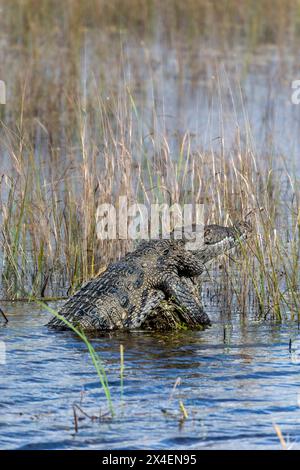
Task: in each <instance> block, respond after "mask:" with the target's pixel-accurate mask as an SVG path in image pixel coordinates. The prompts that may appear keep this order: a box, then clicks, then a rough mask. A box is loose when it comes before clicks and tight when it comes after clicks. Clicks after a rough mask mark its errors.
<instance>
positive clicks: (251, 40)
mask: <svg viewBox="0 0 300 470" xmlns="http://www.w3.org/2000/svg"><path fill="white" fill-rule="evenodd" d="M128 2H129V3H130V8H128ZM128 2H127V1H125V2H124V1H121V2H120V1H112V2H104V1H103V0H90V1H87V2H81V1H79V0H74V1H72V2H64V6H63V5H62V2H58V1H50V0H47V1H44V2H43V3H42V5H41V4H40V2H36V1H35V0H25V1H24V0H23V1H22V2H21V1H18V0H17V1H16V2H5V4H4V2H0V6H1V8H2V10H4V11H5V14H3V15H1V19H0V27H1V29H0V30H1V32H2V33H1V34H2V36H1V38H0V40H1V54H2V56H1V64H2V69H1V73H2V75H3V76H2V75H1V77H0V78H1V79H3V80H5V82H6V83H7V85H8V86H7V104H6V105H5V106H2V107H1V115H0V119H1V121H0V139H1V140H0V150H1V165H2V166H1V180H0V222H1V227H2V230H1V256H2V261H3V262H2V268H1V281H2V283H1V284H2V290H3V292H4V294H5V296H6V297H8V298H11V299H17V298H20V297H24V296H25V295H27V293H28V292H30V294H31V295H33V296H35V297H40V298H46V297H48V298H49V297H51V296H55V297H57V296H60V295H63V296H65V295H67V294H70V293H71V292H73V291H74V290H75V289H76V288H77V287H78V286H79V285H80V284H81V283H82V282H83V281H84V280H86V279H88V278H90V277H92V276H94V275H96V274H97V273H98V272H99V270H100V269H103V267H105V266H106V265H107V264H108V263H109V262H110V261H112V260H115V259H118V258H119V256H121V255H123V254H124V253H125V252H126V250H128V249H129V248H130V247H131V245H132V243H131V242H130V241H127V240H105V241H101V240H99V239H98V238H97V233H96V232H97V222H96V212H97V207H98V204H99V203H102V202H110V203H113V204H115V205H116V206H117V204H118V200H119V196H120V195H126V196H127V197H128V199H129V200H131V201H132V202H142V203H145V204H147V205H150V204H151V203H161V202H172V203H174V202H178V203H180V204H183V203H184V202H190V201H193V202H196V203H203V204H204V205H205V211H206V213H205V216H206V222H207V223H220V224H224V225H227V224H228V223H229V222H230V221H234V220H237V219H239V218H240V216H241V214H243V215H245V213H247V212H248V211H249V210H250V209H252V208H257V207H263V208H264V212H262V213H258V214H257V216H256V222H255V224H256V227H255V232H256V235H255V236H254V237H253V240H251V241H250V242H249V244H248V246H247V247H245V248H244V247H241V248H240V249H239V251H238V253H237V254H236V257H235V263H233V262H232V259H229V258H224V260H223V262H222V267H223V269H222V271H221V275H218V277H217V279H216V287H215V293H214V295H218V297H219V300H220V302H222V301H223V302H224V306H225V307H226V306H227V307H229V308H230V306H232V305H237V306H238V308H239V310H240V311H241V313H242V314H246V313H247V311H248V310H249V307H250V306H251V308H252V307H253V308H252V310H256V311H257V312H258V315H259V317H260V318H266V317H272V318H276V319H278V320H282V319H284V318H286V317H288V318H291V319H298V320H299V312H300V309H299V301H300V298H299V288H298V285H299V257H300V248H299V247H300V244H299V233H300V210H299V195H300V194H299V181H298V180H299V174H298V173H297V171H298V169H297V161H296V160H295V161H293V158H292V155H290V154H284V152H282V151H281V150H279V149H278V148H275V147H276V146H275V144H274V139H275V137H276V136H275V135H274V134H272V129H273V128H274V125H275V124H274V122H275V118H274V112H272V109H273V108H272V107H273V103H274V101H275V98H274V96H269V97H268V99H267V100H266V103H265V105H264V106H265V108H264V120H263V122H264V126H265V127H264V129H263V130H264V131H265V132H266V139H265V140H264V141H263V142H264V144H265V145H264V146H262V147H260V146H259V145H258V142H257V140H256V139H257V136H256V134H255V132H254V129H253V119H251V118H250V116H249V114H248V103H247V99H246V98H248V100H249V96H251V94H249V90H248V92H247V90H245V91H244V89H243V88H244V85H245V88H246V85H247V77H248V74H249V73H251V71H252V73H253V70H254V73H255V70H256V69H255V67H257V68H258V69H259V67H261V68H262V69H263V71H264V72H265V73H266V77H267V78H268V77H269V75H268V73H269V72H268V71H269V69H268V66H267V65H268V63H269V62H271V65H272V67H275V66H276V67H277V68H276V71H278V74H277V75H276V79H277V80H278V81H279V82H280V83H281V84H282V83H284V82H285V81H286V80H287V78H286V77H287V75H286V74H287V72H286V71H288V73H289V75H288V76H293V70H296V64H295V61H294V59H293V57H297V54H295V51H296V46H297V44H298V39H299V34H300V29H299V24H300V23H299V18H300V17H299V11H300V10H299V3H298V2H292V1H287V0H285V1H284V2H279V1H278V2H275V3H276V7H277V8H275V7H274V2H272V3H271V2H270V1H268V0H264V1H262V2H255V3H253V2H252V1H245V2H243V7H242V6H241V4H240V2H238V1H235V0H231V1H229V2H227V4H226V5H227V6H226V9H225V8H224V7H223V6H221V5H220V4H218V2H214V3H212V2H208V1H207V0H201V1H197V2H196V1H195V0H189V1H187V2H184V5H183V3H182V2H180V1H177V0H174V2H172V3H173V5H172V8H171V7H170V5H169V3H170V2H163V5H161V2H156V1H155V0H151V1H146V0H130V1H129V0H128ZM165 3H168V5H167V4H165ZM183 8H184V15H183V14H182V13H183V11H182V9H183ZM271 12H272V13H271ZM159 17H163V18H164V22H163V23H164V25H162V24H161V21H160V20H159ZM237 43H238V44H239V45H240V46H239V47H241V48H240V49H239V47H236V44H237ZM158 44H159V45H160V47H159V48H158ZM49 45H51V47H49ZM266 45H267V46H269V47H270V48H271V52H272V53H271V59H270V58H269V55H268V54H267V55H259V54H258V55H257V56H256V54H257V53H258V51H259V50H260V47H262V46H266ZM157 49H159V52H157ZM285 51H288V53H287V54H285V53H283V52H285ZM166 52H168V54H166ZM267 52H268V51H267ZM272 54H273V55H272ZM166 56H167V57H168V61H167V60H164V58H165V57H166ZM275 56H276V58H278V64H277V62H276V64H275V65H274V64H273V62H272V58H273V57H275ZM276 60H277V59H276ZM265 63H267V65H265ZM162 64H163V65H162ZM272 67H270V69H272ZM236 69H237V70H236ZM224 70H225V72H224ZM259 70H260V69H259ZM24 71H25V73H24ZM280 72H281V73H280ZM282 86H283V85H282ZM199 89H201V91H202V94H201V95H200V98H199V96H198V95H197V93H198V91H197V90H199ZM265 89H268V87H267V86H266V87H265V88H264V90H265ZM170 90H171V92H170ZM169 92H170V94H171V96H169ZM187 96H188V97H189V99H190V102H189V104H187V101H185V100H187V98H186V97H187ZM197 96H198V99H196V97H197ZM202 99H203V101H202ZM199 100H200V109H199V102H198V101H199ZM215 102H217V105H216V108H217V113H218V120H217V121H214V122H213V123H212V124H210V120H211V119H212V117H211V115H212V110H213V105H214V103H215ZM165 106H166V109H165V108H164V107H165ZM201 106H203V108H204V109H203V111H202V109H201ZM260 106H261V107H262V106H263V105H262V104H261V105H260ZM186 108H187V109H188V111H187V110H186ZM228 109H230V110H231V112H232V113H233V114H234V115H236V118H235V120H231V121H230V125H228ZM167 111H170V113H171V114H174V115H172V116H171V117H170V116H169V115H168V112H167ZM190 114H191V115H192V118H189V116H190ZM203 118H204V125H201V123H202V119H203ZM197 120H199V122H200V124H199V126H198V127H197V126H195V125H194V121H197ZM254 121H255V120H254ZM216 122H217V128H215V127H214V125H215V123H216ZM210 126H211V127H210ZM212 128H213V132H212ZM197 131H198V132H197ZM249 250H250V251H251V254H250V256H249Z"/></svg>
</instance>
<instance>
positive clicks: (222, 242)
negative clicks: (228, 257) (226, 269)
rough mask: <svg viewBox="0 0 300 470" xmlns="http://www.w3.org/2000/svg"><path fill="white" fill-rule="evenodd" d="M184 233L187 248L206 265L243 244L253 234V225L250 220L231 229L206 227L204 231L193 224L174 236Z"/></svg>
mask: <svg viewBox="0 0 300 470" xmlns="http://www.w3.org/2000/svg"><path fill="white" fill-rule="evenodd" d="M201 228H202V231H201ZM182 231H183V238H182V240H183V242H184V244H185V248H186V249H187V250H188V251H191V252H193V253H194V254H196V256H197V257H198V258H200V259H201V261H203V263H204V264H206V263H209V262H210V261H212V260H213V259H214V258H217V257H218V256H220V255H222V254H224V253H226V252H228V251H230V250H231V249H233V248H235V247H236V246H239V245H240V244H241V243H243V242H244V241H245V240H246V239H247V238H248V237H249V235H250V234H251V232H252V225H251V223H250V222H249V221H248V220H242V221H240V222H237V223H235V224H234V225H232V226H231V227H223V226H222V225H216V224H214V225H206V226H205V227H204V230H203V227H201V226H199V225H195V224H193V225H192V226H189V227H184V229H183V228H182V227H180V228H178V229H175V230H174V231H173V234H172V235H173V236H174V238H177V237H178V238H179V235H180V234H182Z"/></svg>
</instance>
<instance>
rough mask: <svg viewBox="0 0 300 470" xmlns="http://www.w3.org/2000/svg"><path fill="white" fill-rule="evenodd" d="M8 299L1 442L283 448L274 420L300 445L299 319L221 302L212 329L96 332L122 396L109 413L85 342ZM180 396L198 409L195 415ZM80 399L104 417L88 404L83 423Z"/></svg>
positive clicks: (115, 393) (13, 445)
mask: <svg viewBox="0 0 300 470" xmlns="http://www.w3.org/2000/svg"><path fill="white" fill-rule="evenodd" d="M5 310H6V312H7V315H8V317H9V323H8V324H7V325H6V326H3V327H1V329H0V335H1V336H0V338H1V341H2V342H1V348H2V356H1V358H0V359H1V362H2V364H1V365H0V371H1V383H0V387H1V405H0V409H1V414H0V447H1V448H10V449H30V448H33V449H75V448H84V449H143V448H148V449H160V448H161V449H164V448H165V449H167V448H170V449H198V448H200V449H201V448H207V449H212V448H217V449H240V448H280V443H279V439H278V437H277V435H276V432H275V430H274V424H277V425H278V426H280V429H281V431H282V433H283V436H284V438H285V439H286V441H287V444H288V445H292V447H293V448H299V442H300V407H299V400H300V398H299V397H300V373H299V372H300V370H299V368H300V364H299V363H298V355H297V354H298V353H299V351H297V336H298V328H297V325H295V324H289V325H284V326H282V325H281V326H280V325H278V324H277V325H276V324H270V323H264V324H261V323H258V322H255V321H254V320H253V321H250V320H247V321H246V322H245V321H242V319H241V318H239V316H238V314H235V315H234V317H235V318H232V319H231V320H230V321H229V318H220V312H219V311H218V309H211V310H212V311H211V312H210V315H211V317H212V319H213V320H214V324H213V326H212V327H211V328H210V329H208V330H206V331H204V332H180V333H171V334H164V335H162V334H152V333H149V332H135V333H132V334H128V335H127V334H126V335H125V334H115V335H112V336H103V337H100V338H96V339H93V340H92V342H93V345H94V346H95V348H96V350H97V351H98V353H99V354H100V356H101V358H102V360H103V362H104V364H105V368H106V371H107V375H108V379H109V386H110V391H111V394H112V398H113V403H114V409H115V417H114V419H113V420H110V419H107V417H105V413H106V412H107V404H106V401H105V396H104V393H103V391H102V390H101V389H100V387H99V382H98V378H97V376H96V374H95V370H94V367H93V365H92V363H91V360H90V357H89V354H88V353H87V350H86V347H85V345H84V344H83V343H82V342H81V341H80V340H78V339H77V338H76V337H75V336H74V335H72V334H71V333H69V332H53V331H48V330H47V328H46V327H45V326H43V325H44V324H45V322H46V320H47V318H48V316H49V315H48V314H47V313H45V312H44V311H42V310H41V309H39V308H37V307H34V306H32V305H28V304H17V305H16V304H14V305H5ZM290 339H292V347H289V341H290ZM121 344H122V345H123V346H124V351H125V372H124V394H123V395H124V396H123V403H122V401H121V386H120V345H121ZM4 345H5V348H6V357H4ZM5 359H6V360H5ZM4 362H5V363H4ZM179 377H180V380H179V379H178V378H179ZM175 383H177V386H176V387H175V389H174V384H175ZM180 402H182V403H183V405H184V407H185V409H186V411H187V413H188V418H187V419H185V420H184V419H182V412H181V411H180ZM74 404H77V405H78V406H79V407H80V408H81V409H82V411H83V412H85V413H86V414H87V415H89V416H95V417H96V416H99V414H102V416H103V417H102V419H101V420H99V419H96V418H94V419H93V420H92V419H90V418H88V417H87V416H85V415H83V414H82V413H81V412H80V410H79V409H77V410H78V412H77V414H78V419H79V421H78V426H79V429H78V432H77V433H76V432H75V430H74V417H73V405H74Z"/></svg>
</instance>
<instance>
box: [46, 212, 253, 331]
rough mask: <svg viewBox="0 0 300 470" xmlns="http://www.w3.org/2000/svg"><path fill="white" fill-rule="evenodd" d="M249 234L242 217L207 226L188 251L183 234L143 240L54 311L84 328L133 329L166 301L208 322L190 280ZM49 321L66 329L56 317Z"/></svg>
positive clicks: (200, 322)
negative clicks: (197, 243)
mask: <svg viewBox="0 0 300 470" xmlns="http://www.w3.org/2000/svg"><path fill="white" fill-rule="evenodd" d="M250 232H251V226H250V224H249V223H248V222H245V221H242V222H240V223H237V224H235V225H234V226H232V227H221V226H219V225H208V226H206V227H205V230H204V243H202V244H201V245H200V246H199V247H198V249H197V250H193V251H191V250H189V249H187V248H188V246H189V245H187V243H189V240H186V239H185V238H184V237H183V239H181V240H176V239H174V237H172V236H171V238H170V239H168V240H152V241H147V242H142V243H140V244H139V245H138V247H137V249H136V250H135V251H133V252H131V253H128V254H127V255H126V256H125V257H124V258H122V259H121V260H120V261H118V262H116V263H113V264H111V265H109V267H108V268H107V270H106V271H105V272H104V273H103V274H101V275H100V276H99V277H97V278H95V279H92V280H90V281H89V282H87V283H86V284H85V285H84V286H83V287H82V288H81V289H80V290H79V291H78V292H76V293H75V295H73V296H72V297H71V298H70V299H69V300H68V301H67V302H66V303H65V304H64V305H63V307H62V309H61V310H60V312H59V314H60V315H62V316H63V317H64V318H66V319H67V320H68V321H69V322H71V323H72V324H73V325H74V326H77V327H80V328H81V329H82V330H85V331H96V330H113V329H136V328H140V327H141V326H142V325H143V323H144V322H145V321H146V320H147V317H148V316H149V315H150V314H151V313H153V311H154V310H155V309H156V308H158V307H159V305H160V303H161V301H162V300H164V299H166V300H171V302H174V304H176V305H177V306H179V307H180V309H182V311H183V312H184V314H185V315H186V317H187V319H188V323H189V324H190V325H195V326H196V325H209V324H210V320H209V317H208V316H207V314H206V313H205V312H204V311H203V308H202V306H201V301H200V298H199V296H197V295H195V290H194V289H193V284H194V283H195V281H194V279H195V278H197V277H198V276H200V275H201V274H202V273H203V271H204V270H205V269H206V266H207V265H208V263H209V262H210V261H212V260H213V259H215V258H216V257H218V256H220V255H221V254H223V253H225V252H228V251H229V250H231V249H232V248H234V247H235V246H237V245H239V244H240V243H241V242H242V241H244V240H245V239H246V238H247V237H248V235H249V233H250ZM48 325H49V326H50V327H53V328H65V323H64V322H63V321H62V320H59V319H57V318H53V319H52V320H51V321H50V322H49V323H48Z"/></svg>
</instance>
